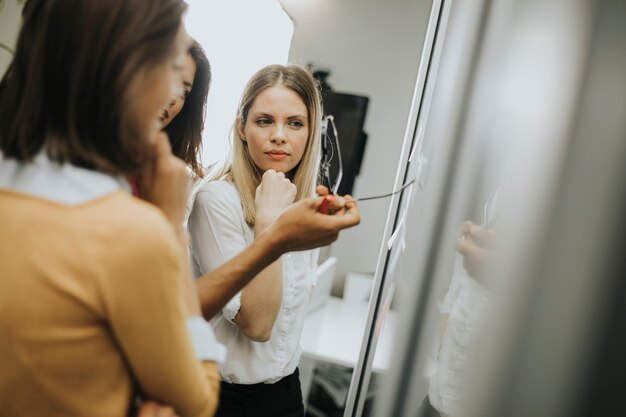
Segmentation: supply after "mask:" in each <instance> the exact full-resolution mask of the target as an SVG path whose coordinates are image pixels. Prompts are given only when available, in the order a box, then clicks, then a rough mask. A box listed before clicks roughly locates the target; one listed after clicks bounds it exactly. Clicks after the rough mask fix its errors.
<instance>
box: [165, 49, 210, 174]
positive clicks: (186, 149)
mask: <svg viewBox="0 0 626 417" xmlns="http://www.w3.org/2000/svg"><path fill="white" fill-rule="evenodd" d="M189 55H190V56H191V58H192V59H193V60H194V62H195V63H196V75H195V76H194V78H193V86H192V88H191V92H190V93H189V95H188V96H187V97H186V98H185V104H184V105H183V108H182V109H181V111H180V113H178V115H177V116H176V117H175V118H174V119H173V120H172V121H171V122H170V124H168V125H167V126H166V127H165V131H166V132H167V135H168V136H169V138H170V143H171V144H172V152H173V153H174V155H176V156H177V157H179V158H180V159H182V160H183V161H185V162H186V163H187V165H189V167H190V168H191V169H192V170H193V172H194V174H195V175H196V176H197V177H200V178H201V177H203V176H204V170H203V169H202V160H201V158H200V147H201V145H202V131H203V130H204V115H205V113H206V100H207V94H208V93H209V86H210V84H211V65H210V64H209V60H208V59H207V57H206V54H205V53H204V50H203V49H202V47H201V46H200V44H199V43H198V42H195V41H194V42H193V44H192V45H191V48H189Z"/></svg>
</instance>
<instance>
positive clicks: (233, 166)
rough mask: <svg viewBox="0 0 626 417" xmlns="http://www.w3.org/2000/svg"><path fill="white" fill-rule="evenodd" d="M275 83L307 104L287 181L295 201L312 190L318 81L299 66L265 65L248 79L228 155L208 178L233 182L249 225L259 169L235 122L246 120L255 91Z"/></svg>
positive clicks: (317, 146) (316, 165)
mask: <svg viewBox="0 0 626 417" xmlns="http://www.w3.org/2000/svg"><path fill="white" fill-rule="evenodd" d="M276 85H282V86H285V87H287V88H289V89H290V90H292V91H294V92H295V93H296V94H298V96H299V97H300V98H301V99H302V101H303V102H304V104H305V106H306V108H307V116H308V118H309V137H308V138H307V143H306V146H305V149H304V153H303V155H302V159H301V160H300V162H299V163H298V164H297V165H296V167H295V168H294V169H293V170H292V171H291V181H292V182H293V184H294V185H295V186H296V188H297V193H296V198H295V200H296V201H298V200H300V199H303V198H307V197H311V196H313V195H314V193H315V185H316V181H317V176H318V170H319V161H320V146H321V145H320V136H321V122H322V114H323V112H322V103H321V98H320V92H319V88H318V83H317V81H316V80H315V79H314V78H313V76H312V75H311V73H309V71H307V70H306V69H305V68H303V67H301V66H298V65H287V66H283V65H269V66H267V67H265V68H263V69H261V70H259V71H258V72H257V73H256V74H254V76H252V78H251V79H250V81H248V84H247V85H246V88H245V89H244V92H243V95H242V97H241V101H240V102H239V109H238V112H237V119H236V120H235V122H234V124H233V128H232V133H231V137H232V148H231V153H230V156H229V158H228V160H227V161H226V164H225V165H224V168H223V169H222V170H221V172H220V173H219V174H217V175H216V176H214V177H213V178H212V180H216V179H225V180H227V181H230V182H232V183H233V184H234V185H235V187H236V188H237V190H238V191H239V196H240V198H241V206H242V209H243V215H244V218H245V220H246V222H247V223H248V224H249V225H250V226H252V225H254V219H255V217H256V211H255V206H254V197H255V194H256V188H257V187H258V186H259V184H260V183H261V178H262V175H263V173H262V172H260V170H259V168H258V167H257V166H256V165H255V163H254V161H253V160H252V158H251V157H250V153H249V152H248V144H247V143H246V142H244V141H243V140H242V139H241V137H240V135H239V130H238V129H237V126H238V124H239V123H241V125H242V126H244V125H245V124H246V121H247V117H248V112H249V110H250V108H251V107H252V105H253V104H254V101H255V100H256V98H257V97H258V95H259V94H260V93H261V92H262V91H264V90H265V89H267V88H270V87H274V86H276Z"/></svg>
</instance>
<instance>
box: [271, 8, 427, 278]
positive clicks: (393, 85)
mask: <svg viewBox="0 0 626 417" xmlns="http://www.w3.org/2000/svg"><path fill="white" fill-rule="evenodd" d="M281 3H282V4H283V7H284V8H285V10H286V11H287V13H288V14H289V15H290V16H291V17H292V18H293V19H294V21H295V25H296V30H295V32H294V38H293V42H292V46H291V55H290V59H291V61H293V62H297V63H300V64H307V63H313V64H314V65H315V66H316V67H317V68H320V69H328V70H330V71H331V75H330V77H329V78H328V81H329V83H330V84H331V86H332V87H333V89H335V90H337V91H341V92H348V93H356V94H361V95H366V96H369V98H370V106H369V109H368V114H367V120H366V124H365V130H366V132H367V133H368V135H369V138H368V143H367V147H366V150H365V155H364V159H363V164H362V166H361V173H360V175H359V176H358V177H357V178H356V181H355V187H354V195H355V196H367V195H373V194H382V193H385V192H388V191H390V190H391V188H392V187H393V181H394V178H395V174H396V167H397V163H398V158H399V154H400V149H401V145H402V140H403V136H404V130H405V128H406V122H407V118H408V113H409V106H410V103H411V95H412V93H413V87H414V84H415V77H416V75H417V68H418V64H419V58H420V53H421V48H422V44H423V40H424V36H425V31H426V25H427V22H428V17H429V13H430V6H431V2H430V1H427V0H391V1H386V2H383V1H380V0H343V1H336V0H317V1H303V0H281ZM360 208H361V213H362V222H361V224H360V225H359V226H358V227H357V228H355V229H352V230H349V231H346V232H344V233H343V234H342V235H341V237H340V239H339V240H338V241H337V242H336V243H335V244H334V245H333V246H332V249H331V251H332V254H333V255H334V256H337V257H338V258H339V262H338V264H337V274H338V284H337V285H338V286H341V285H343V284H342V282H343V281H342V278H343V276H344V275H345V273H346V272H348V271H358V272H366V273H373V272H374V270H375V268H376V261H377V258H378V250H379V246H380V240H381V236H382V233H383V228H384V224H385V220H386V216H387V209H388V200H382V201H381V200H377V201H370V202H363V203H362V204H361V205H360Z"/></svg>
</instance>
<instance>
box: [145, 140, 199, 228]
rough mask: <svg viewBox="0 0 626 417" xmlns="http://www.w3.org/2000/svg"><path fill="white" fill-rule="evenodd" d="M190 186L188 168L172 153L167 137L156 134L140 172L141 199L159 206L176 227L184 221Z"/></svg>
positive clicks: (180, 225)
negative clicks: (152, 147)
mask: <svg viewBox="0 0 626 417" xmlns="http://www.w3.org/2000/svg"><path fill="white" fill-rule="evenodd" d="M190 185H191V180H190V178H189V174H188V173H187V166H186V165H185V163H184V162H183V161H182V160H180V159H179V158H177V157H176V156H174V154H172V148H171V146H170V141H169V139H168V138H167V135H166V134H165V133H162V132H161V133H159V135H158V138H157V140H156V142H155V144H154V149H153V153H152V155H151V157H150V158H149V159H148V161H146V164H145V165H144V167H143V169H142V172H141V177H140V181H139V193H140V194H141V197H142V198H143V199H145V200H146V201H149V202H151V203H152V204H154V205H156V206H157V207H159V208H160V209H161V210H162V211H163V213H164V214H165V216H166V217H167V218H168V219H169V220H170V221H171V222H172V224H173V225H174V226H175V227H176V228H178V227H182V224H183V221H184V219H185V213H186V210H187V198H188V195H189V188H190Z"/></svg>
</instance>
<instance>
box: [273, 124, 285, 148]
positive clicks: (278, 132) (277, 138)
mask: <svg viewBox="0 0 626 417" xmlns="http://www.w3.org/2000/svg"><path fill="white" fill-rule="evenodd" d="M270 141H271V142H272V143H275V144H277V145H282V144H283V143H285V142H287V138H286V137H285V131H284V129H283V128H282V126H280V125H279V126H277V127H276V129H275V130H274V132H273V134H272V137H271V138H270Z"/></svg>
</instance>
